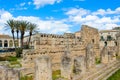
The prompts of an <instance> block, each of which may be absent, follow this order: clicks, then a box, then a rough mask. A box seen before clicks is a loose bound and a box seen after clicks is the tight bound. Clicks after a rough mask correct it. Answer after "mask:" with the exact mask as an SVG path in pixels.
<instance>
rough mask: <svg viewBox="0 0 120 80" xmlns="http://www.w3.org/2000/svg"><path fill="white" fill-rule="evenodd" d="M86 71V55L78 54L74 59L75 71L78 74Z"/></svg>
mask: <svg viewBox="0 0 120 80" xmlns="http://www.w3.org/2000/svg"><path fill="white" fill-rule="evenodd" d="M85 71H86V63H85V57H84V56H82V55H81V56H78V57H76V58H75V59H74V72H75V73H76V74H84V73H85Z"/></svg>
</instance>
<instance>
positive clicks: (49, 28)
mask: <svg viewBox="0 0 120 80" xmlns="http://www.w3.org/2000/svg"><path fill="white" fill-rule="evenodd" d="M0 16H1V17H0V33H6V34H11V33H10V31H9V32H8V31H4V29H5V23H6V21H7V20H9V19H15V20H26V21H30V22H32V23H35V24H37V25H38V29H39V30H40V32H43V33H55V34H56V33H64V32H68V31H69V27H71V25H68V24H66V23H65V21H64V20H54V18H52V19H51V18H48V19H47V20H42V19H40V18H39V17H34V16H18V17H13V16H12V14H11V13H9V12H8V11H5V10H0Z"/></svg>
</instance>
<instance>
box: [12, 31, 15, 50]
mask: <svg viewBox="0 0 120 80" xmlns="http://www.w3.org/2000/svg"><path fill="white" fill-rule="evenodd" d="M11 32H12V36H13V43H14V46H15V49H16V44H15V36H14V31H11Z"/></svg>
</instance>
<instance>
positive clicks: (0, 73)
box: [0, 66, 20, 80]
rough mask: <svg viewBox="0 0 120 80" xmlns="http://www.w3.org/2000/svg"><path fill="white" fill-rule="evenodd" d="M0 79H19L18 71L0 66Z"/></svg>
mask: <svg viewBox="0 0 120 80" xmlns="http://www.w3.org/2000/svg"><path fill="white" fill-rule="evenodd" d="M0 80H20V74H19V71H18V70H15V69H11V68H7V67H5V66H0Z"/></svg>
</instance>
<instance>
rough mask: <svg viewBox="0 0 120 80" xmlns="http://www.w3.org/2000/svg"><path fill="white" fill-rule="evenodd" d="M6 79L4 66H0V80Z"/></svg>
mask: <svg viewBox="0 0 120 80" xmlns="http://www.w3.org/2000/svg"><path fill="white" fill-rule="evenodd" d="M6 79H7V69H6V68H5V66H0V80H6Z"/></svg>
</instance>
